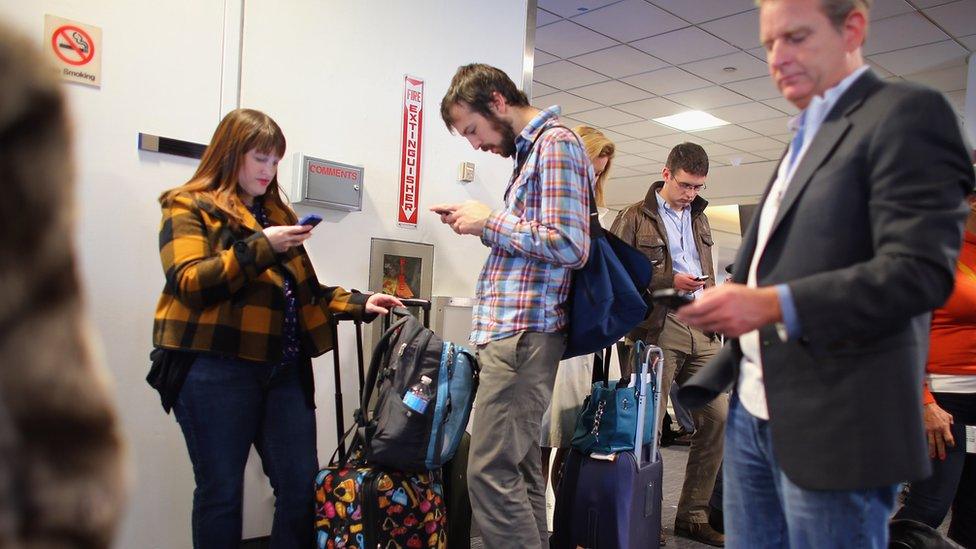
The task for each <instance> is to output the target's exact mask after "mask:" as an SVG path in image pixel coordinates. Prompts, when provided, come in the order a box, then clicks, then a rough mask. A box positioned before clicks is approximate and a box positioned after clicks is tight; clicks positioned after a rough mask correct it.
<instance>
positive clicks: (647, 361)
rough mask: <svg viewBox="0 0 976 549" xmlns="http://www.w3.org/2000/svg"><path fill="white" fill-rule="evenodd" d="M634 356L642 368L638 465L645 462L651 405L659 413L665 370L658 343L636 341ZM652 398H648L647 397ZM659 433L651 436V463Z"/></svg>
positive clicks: (636, 446)
mask: <svg viewBox="0 0 976 549" xmlns="http://www.w3.org/2000/svg"><path fill="white" fill-rule="evenodd" d="M634 356H635V357H637V360H639V365H640V368H638V370H639V372H638V374H637V384H638V385H637V386H638V397H637V418H638V419H637V432H636V433H635V435H634V460H635V461H636V462H637V465H638V467H639V466H640V465H642V464H643V458H644V444H643V442H644V421H645V418H646V417H647V410H648V407H649V406H652V407H653V408H650V409H651V410H654V411H655V413H657V410H658V408H659V406H658V403H659V402H660V399H661V380H662V378H663V370H664V352H663V351H661V348H660V347H658V346H657V345H645V344H644V342H642V341H637V342H635V343H634ZM648 371H650V372H651V373H652V374H653V376H654V378H653V381H652V382H651V383H652V384H651V386H650V387H648V384H647V373H648ZM648 396H650V397H651V398H650V399H648V398H647V397H648ZM654 420H655V421H654V425H653V427H652V428H653V429H657V423H658V418H656V417H655V418H654ZM657 444H658V439H657V433H654V436H653V437H651V456H650V461H651V463H653V462H655V461H657Z"/></svg>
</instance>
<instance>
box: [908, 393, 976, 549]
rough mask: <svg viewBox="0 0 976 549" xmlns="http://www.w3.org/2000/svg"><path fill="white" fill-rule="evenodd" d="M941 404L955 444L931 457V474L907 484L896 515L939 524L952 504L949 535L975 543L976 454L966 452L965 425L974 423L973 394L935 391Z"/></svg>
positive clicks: (966, 543)
mask: <svg viewBox="0 0 976 549" xmlns="http://www.w3.org/2000/svg"><path fill="white" fill-rule="evenodd" d="M933 396H934V397H935V401H936V403H937V404H938V405H939V407H940V408H942V409H944V410H945V411H946V412H949V413H950V414H952V419H953V423H952V427H951V429H952V436H953V438H955V440H956V445H955V446H952V447H949V448H946V458H945V460H940V459H938V458H934V459H933V460H932V476H930V477H929V478H927V479H925V480H922V481H918V482H913V483H911V485H910V486H909V490H908V497H906V498H905V506H904V507H902V508H901V510H900V511H898V513H897V514H896V515H895V518H898V519H912V520H917V521H919V522H924V523H925V524H928V525H929V526H931V527H932V528H938V527H939V525H940V524H942V521H943V520H944V519H945V516H946V513H948V512H949V508H950V507H951V508H952V521H951V522H950V524H949V537H950V538H951V539H952V540H954V541H955V542H957V543H959V544H960V545H962V546H963V547H976V454H967V453H966V425H976V394H972V393H934V394H933Z"/></svg>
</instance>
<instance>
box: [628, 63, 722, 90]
mask: <svg viewBox="0 0 976 549" xmlns="http://www.w3.org/2000/svg"><path fill="white" fill-rule="evenodd" d="M621 80H623V81H624V82H627V83H628V84H633V85H635V86H637V87H638V88H640V89H642V90H647V91H649V92H651V93H656V94H657V95H666V94H669V93H676V92H680V91H686V90H693V89H695V88H702V87H705V86H708V85H709V82H708V81H707V80H702V79H701V78H698V77H697V76H695V75H693V74H689V73H687V72H685V71H683V70H681V69H679V68H677V67H668V68H666V69H661V70H657V71H654V72H646V73H644V74H637V75H634V76H628V77H626V78H621Z"/></svg>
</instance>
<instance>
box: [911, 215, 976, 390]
mask: <svg viewBox="0 0 976 549" xmlns="http://www.w3.org/2000/svg"><path fill="white" fill-rule="evenodd" d="M959 263H960V266H959V267H957V269H956V286H955V289H954V290H953V292H952V295H951V296H949V300H948V301H946V303H945V305H943V306H942V307H941V308H939V309H936V310H935V312H934V313H933V314H932V332H931V336H930V339H929V360H928V364H927V365H926V366H925V371H926V372H928V373H931V374H953V375H976V234H974V233H971V232H969V231H966V232H965V233H964V241H963V244H962V250H961V251H960V253H959ZM934 401H935V400H934V399H933V398H932V393H930V392H929V389H928V385H926V387H925V394H924V403H925V404H929V403H930V402H934Z"/></svg>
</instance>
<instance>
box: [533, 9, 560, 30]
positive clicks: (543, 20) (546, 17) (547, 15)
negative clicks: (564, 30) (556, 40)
mask: <svg viewBox="0 0 976 549" xmlns="http://www.w3.org/2000/svg"><path fill="white" fill-rule="evenodd" d="M560 19H562V17H559V16H558V15H556V14H554V13H551V12H548V11H546V10H544V9H537V10H535V26H536V28H538V27H541V26H543V25H548V24H549V23H555V22H556V21H559V20H560Z"/></svg>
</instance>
